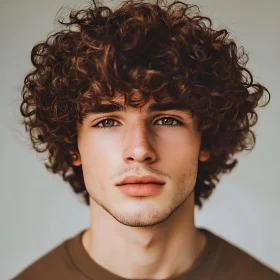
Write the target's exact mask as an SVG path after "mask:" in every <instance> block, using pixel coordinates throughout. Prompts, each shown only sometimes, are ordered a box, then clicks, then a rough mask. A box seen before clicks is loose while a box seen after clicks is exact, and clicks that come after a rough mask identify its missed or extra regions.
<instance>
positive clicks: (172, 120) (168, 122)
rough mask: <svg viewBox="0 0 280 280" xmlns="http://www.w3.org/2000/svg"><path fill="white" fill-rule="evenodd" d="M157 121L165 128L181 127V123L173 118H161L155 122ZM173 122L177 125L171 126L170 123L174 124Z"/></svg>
mask: <svg viewBox="0 0 280 280" xmlns="http://www.w3.org/2000/svg"><path fill="white" fill-rule="evenodd" d="M166 120H169V121H167V122H166ZM170 120H171V121H170ZM158 121H162V122H163V124H164V125H166V126H181V125H183V123H182V122H180V121H178V120H177V119H175V118H171V117H163V118H161V119H159V120H157V122H158ZM174 121H175V122H177V124H173V125H172V123H174Z"/></svg>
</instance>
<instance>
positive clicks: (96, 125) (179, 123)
mask: <svg viewBox="0 0 280 280" xmlns="http://www.w3.org/2000/svg"><path fill="white" fill-rule="evenodd" d="M162 119H172V120H175V121H176V122H177V123H178V124H175V125H170V124H165V125H164V126H171V127H176V126H182V125H183V123H182V122H180V121H178V120H177V119H175V118H172V117H163V118H160V119H158V120H157V121H159V120H162ZM106 120H113V121H116V120H114V119H112V118H104V119H103V120H102V121H100V122H98V123H97V124H95V125H94V126H93V127H96V128H113V127H115V126H98V125H99V124H100V123H102V122H104V121H106ZM157 121H156V122H157Z"/></svg>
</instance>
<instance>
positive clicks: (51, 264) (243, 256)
mask: <svg viewBox="0 0 280 280" xmlns="http://www.w3.org/2000/svg"><path fill="white" fill-rule="evenodd" d="M200 230H201V231H202V232H204V234H205V235H206V237H207V243H206V246H205V248H204V250H203V252H202V253H201V254H200V256H199V257H198V258H197V259H196V260H195V261H194V263H193V265H192V266H191V267H190V268H189V269H188V270H187V271H186V272H185V273H183V274H181V275H179V276H177V277H173V278H170V279H173V280H206V279H207V280H250V279H253V280H280V275H279V274H277V273H276V272H274V271H273V270H271V269H270V268H268V267H266V266H265V265H263V264H262V263H260V262H259V261H257V260H256V259H254V258H253V257H251V256H249V255H248V254H247V253H245V252H244V251H242V250H240V249H239V248H237V247H235V246H233V245H232V244H230V243H228V242H227V241H225V240H223V239H222V238H220V237H218V236H217V235H215V234H213V233H211V232H210V231H208V230H206V229H200ZM83 232H84V230H83V231H81V232H80V233H78V234H77V235H76V236H74V237H72V238H70V239H68V240H66V241H64V242H63V243H62V244H60V245H59V246H57V247H56V248H54V249H53V250H51V251H50V252H49V253H47V254H45V255H44V256H42V257H41V258H39V259H38V260H37V261H35V262H34V263H32V264H31V265H30V266H29V267H27V268H26V269H25V270H23V271H22V272H21V273H20V274H19V275H17V276H16V277H15V278H13V279H12V280H35V279H36V280H37V279H38V280H62V279H67V280H89V279H93V280H99V279H102V280H123V279H126V278H123V277H120V276H117V275H116V274H114V273H112V272H110V271H108V270H106V269H105V268H103V267H101V266H100V265H98V264H97V263H96V262H95V261H94V260H93V259H91V257H90V256H89V255H88V254H87V252H86V250H85V249H84V247H83V245H82V234H83ZM136 278H137V277H136ZM137 279H140V278H137Z"/></svg>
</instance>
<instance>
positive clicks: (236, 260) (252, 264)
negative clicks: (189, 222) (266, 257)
mask: <svg viewBox="0 0 280 280" xmlns="http://www.w3.org/2000/svg"><path fill="white" fill-rule="evenodd" d="M205 231H206V230H205ZM206 232H208V233H207V235H208V236H210V238H211V239H210V240H214V239H215V241H216V244H217V247H216V250H215V252H214V253H215V254H213V255H214V256H215V258H217V267H218V271H219V274H221V276H223V275H228V273H229V272H230V273H231V274H232V277H233V278H232V279H255V280H259V279H260V280H265V279H269V280H274V279H275V280H280V274H278V273H277V272H276V271H274V270H273V269H271V268H269V267H268V266H266V265H265V264H263V263H262V262H261V261H259V260H258V259H256V258H255V257H253V256H252V255H250V254H249V253H247V252H245V251H244V250H242V249H240V248H239V247H238V246H236V245H234V244H232V243H230V242H228V241H226V240H225V239H223V238H221V237H219V236H217V235H215V234H213V233H211V232H209V231H206ZM234 275H235V276H234Z"/></svg>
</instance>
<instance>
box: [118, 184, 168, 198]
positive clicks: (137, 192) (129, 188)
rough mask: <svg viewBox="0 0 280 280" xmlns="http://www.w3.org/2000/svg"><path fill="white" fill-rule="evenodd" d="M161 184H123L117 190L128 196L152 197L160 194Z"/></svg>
mask: <svg viewBox="0 0 280 280" xmlns="http://www.w3.org/2000/svg"><path fill="white" fill-rule="evenodd" d="M162 187H163V184H161V185H159V184H125V185H121V186H118V188H119V189H120V190H121V191H122V192H123V193H124V194H126V195H129V196H152V195H156V194H158V193H160V192H161V190H162Z"/></svg>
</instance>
